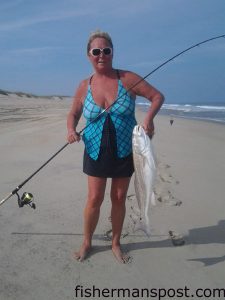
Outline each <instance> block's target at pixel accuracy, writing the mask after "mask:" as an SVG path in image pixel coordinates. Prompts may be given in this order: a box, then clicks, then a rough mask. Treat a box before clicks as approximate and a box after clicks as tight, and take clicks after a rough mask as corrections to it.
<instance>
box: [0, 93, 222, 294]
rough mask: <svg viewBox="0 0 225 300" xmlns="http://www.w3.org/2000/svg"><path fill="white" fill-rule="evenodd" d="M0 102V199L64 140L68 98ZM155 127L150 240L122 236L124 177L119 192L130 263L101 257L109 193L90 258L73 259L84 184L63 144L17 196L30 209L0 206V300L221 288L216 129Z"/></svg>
mask: <svg viewBox="0 0 225 300" xmlns="http://www.w3.org/2000/svg"><path fill="white" fill-rule="evenodd" d="M0 105H1V106H0V136H1V138H0V149H1V156H0V192H1V197H0V198H1V199H2V198H4V197H5V196H6V195H7V194H8V193H9V192H11V191H12V190H13V189H14V188H16V187H17V186H18V185H19V184H20V183H21V182H23V180H24V179H26V178H27V177H28V176H29V175H31V174H32V173H33V172H34V171H35V170H36V169H37V168H39V167H40V166H41V165H42V163H44V162H45V161H46V160H47V159H49V157H50V156H51V155H53V154H54V153H55V152H56V151H57V150H58V149H59V148H61V147H62V146H63V145H64V144H65V143H66V115H67V112H68V110H69V107H70V101H69V100H68V99H67V100H65V99H64V100H61V99H58V98H55V99H45V98H32V97H31V98H28V97H24V96H23V97H19V96H17V95H10V97H9V96H3V95H1V96H0ZM136 117H137V120H138V122H139V123H141V120H142V119H143V117H144V113H143V112H141V111H140V110H138V109H137V113H136ZM83 125H84V122H83V120H82V122H81V124H80V129H81V128H82V126H83ZM155 127H156V134H155V136H154V139H153V142H154V146H155V150H156V153H157V162H158V174H157V180H156V185H155V193H156V206H154V207H152V218H151V223H152V236H151V238H147V237H146V236H145V235H144V234H143V233H142V232H136V233H133V231H132V228H133V222H132V219H131V218H130V215H131V214H132V209H131V207H135V206H137V204H136V199H135V193H134V186H133V179H132V182H131V185H130V188H129V191H128V197H127V214H126V219H125V224H124V230H123V235H122V239H121V242H122V245H123V249H124V250H125V251H126V252H128V253H129V255H130V256H131V257H132V261H131V262H130V263H129V264H127V265H122V264H119V263H118V262H117V261H116V260H115V258H114V256H113V254H112V252H111V247H110V245H111V244H110V237H111V224H110V220H109V216H110V198H109V186H108V188H107V192H106V197H105V201H104V203H103V205H102V210H101V216H100V221H99V224H98V226H97V229H96V233H95V235H94V240H93V251H92V252H91V254H90V255H89V257H88V258H87V260H86V261H84V262H83V263H79V262H77V261H75V260H74V259H73V252H74V250H77V249H78V248H79V247H80V244H81V242H82V212H83V207H84V203H85V198H86V192H87V184H86V176H85V175H84V174H83V173H82V156H83V144H82V142H80V143H79V144H73V145H69V146H67V147H66V148H65V149H64V150H63V151H62V152H61V153H60V154H59V155H57V156H56V157H55V158H54V160H53V161H51V162H50V163H49V164H48V165H47V166H46V167H45V168H44V169H43V170H41V171H40V172H39V173H38V174H37V175H36V176H35V177H34V178H32V179H31V180H30V181H29V182H28V183H27V184H26V185H25V186H24V188H22V189H21V191H20V194H22V193H23V192H24V191H28V192H31V193H32V194H33V195H34V202H35V203H36V206H37V208H36V210H33V209H31V208H30V207H24V208H19V207H18V205H17V197H16V195H14V196H13V197H11V198H10V199H9V200H8V201H7V202H5V203H4V204H3V205H2V206H1V207H0V226H1V232H0V244H1V250H0V261H1V264H0V274H1V283H0V299H4V300H9V299H10V300H11V299H23V300H28V299H29V300H30V299H32V300H36V299H38V300H39V299H49V300H51V299H52V300H53V299H54V300H58V299H85V297H82V294H81V292H79V293H78V291H77V294H76V292H75V288H76V287H77V290H78V286H79V285H80V286H82V287H83V288H80V289H83V296H84V295H85V290H84V289H87V288H90V289H92V290H93V287H94V286H95V288H98V289H100V291H101V292H102V291H103V290H104V289H105V292H107V289H108V291H109V292H112V290H113V289H115V291H114V292H115V293H116V290H117V292H118V289H127V290H126V291H124V293H125V294H124V295H125V297H124V298H123V297H122V291H121V294H119V296H120V297H119V296H118V297H116V294H114V295H113V296H114V297H109V295H108V296H107V299H111V298H112V299H113V298H114V299H116V298H118V299H120V298H121V299H132V297H130V298H129V297H128V293H129V292H132V290H133V289H139V291H140V290H141V289H144V288H146V289H149V290H150V289H153V288H155V289H167V291H166V293H167V294H168V295H167V296H165V297H163V298H161V299H171V297H169V296H170V295H171V294H172V293H173V290H174V291H175V292H176V291H177V289H185V287H186V288H187V289H190V291H189V293H190V294H193V295H194V294H195V291H196V289H198V288H202V289H211V290H212V289H216V288H224V277H225V271H224V270H225V268H224V267H225V250H224V244H225V217H224V212H225V201H224V195H225V185H224V175H225V154H224V153H225V152H224V149H225V126H223V125H219V124H214V123H208V122H200V121H190V120H185V119H178V118H176V119H174V123H173V125H172V126H171V125H170V123H169V117H166V116H157V118H156V120H155ZM109 183H110V181H109ZM169 289H170V291H168V290H169ZM187 289H186V292H187ZM86 292H87V291H86ZM157 292H158V293H159V291H158V290H157ZM183 292H184V290H183ZM162 293H163V292H162ZM105 295H106V294H105ZM75 296H77V297H75ZM86 296H88V295H87V294H86ZM86 298H87V297H86ZM89 298H90V296H89ZM92 298H94V297H93V295H92V297H91V299H92ZM100 298H101V299H104V297H103V296H101V297H98V291H96V299H100ZM140 298H141V297H140ZM143 299H144V297H143ZM155 299H159V297H158V298H156V297H155ZM173 299H185V297H183V298H181V297H180V298H176V295H175V296H174V297H173ZM192 299H198V298H197V297H196V296H194V297H192ZM212 299H213V298H212ZM214 299H219V297H217V298H216V297H214Z"/></svg>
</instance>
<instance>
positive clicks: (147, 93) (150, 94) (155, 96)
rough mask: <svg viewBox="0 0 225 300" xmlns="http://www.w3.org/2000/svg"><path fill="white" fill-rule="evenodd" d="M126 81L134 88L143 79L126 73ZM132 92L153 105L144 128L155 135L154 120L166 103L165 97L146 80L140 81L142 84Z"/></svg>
mask: <svg viewBox="0 0 225 300" xmlns="http://www.w3.org/2000/svg"><path fill="white" fill-rule="evenodd" d="M124 79H125V81H126V83H127V85H128V88H129V87H132V85H134V84H135V83H137V82H138V81H140V80H141V79H142V77H140V76H139V75H137V74H135V73H133V72H126V74H125V75H124ZM131 91H132V93H133V94H135V95H137V96H141V97H144V98H146V99H148V100H149V101H150V102H151V105H150V107H149V110H148V111H147V113H146V117H145V119H144V121H143V124H142V126H143V128H144V129H145V131H146V133H147V134H149V135H150V136H152V135H153V134H154V123H153V119H154V117H155V115H156V114H157V113H158V111H159V110H160V108H161V106H162V104H163V102H164V96H163V94H162V93H161V92H160V91H158V90H157V89H156V88H155V87H153V86H152V85H150V84H149V83H148V82H147V81H145V80H142V81H140V83H139V84H137V85H136V86H135V87H134V88H132V89H131Z"/></svg>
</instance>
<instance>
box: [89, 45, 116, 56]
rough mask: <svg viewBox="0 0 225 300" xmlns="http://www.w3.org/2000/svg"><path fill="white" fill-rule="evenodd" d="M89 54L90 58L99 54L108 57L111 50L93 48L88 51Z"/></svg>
mask: <svg viewBox="0 0 225 300" xmlns="http://www.w3.org/2000/svg"><path fill="white" fill-rule="evenodd" d="M90 53H91V55H92V56H99V55H100V54H101V53H103V54H105V55H110V54H112V48H109V47H107V48H103V49H101V48H93V49H91V50H90Z"/></svg>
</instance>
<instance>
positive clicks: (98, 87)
mask: <svg viewBox="0 0 225 300" xmlns="http://www.w3.org/2000/svg"><path fill="white" fill-rule="evenodd" d="M87 55H88V58H89V60H90V62H91V64H92V66H93V68H94V74H93V75H92V76H91V77H90V78H88V79H85V80H83V81H82V82H81V83H80V85H79V86H78V88H77V91H76V93H75V96H74V100H73V104H72V108H71V110H70V112H69V114H68V118H67V129H68V136H67V139H68V142H69V143H73V142H77V141H79V140H80V137H79V135H78V134H77V132H76V127H77V124H78V122H79V119H80V117H81V114H82V113H83V116H84V117H85V118H86V120H87V127H86V129H85V130H84V135H83V140H84V143H85V151H84V161H83V171H84V173H86V174H87V175H88V197H87V203H86V206H85V210H84V240H83V243H82V245H81V248H80V249H79V251H78V252H76V253H75V257H76V259H77V260H79V261H82V260H84V259H85V257H86V256H87V254H88V252H89V250H90V249H91V241H92V236H93V233H94V230H95V228H96V225H97V223H98V219H99V214H100V207H101V204H102V201H103V199H104V194H105V188H106V181H107V178H112V183H111V193H110V196H111V202H112V209H111V221H112V252H113V254H114V255H115V257H116V258H117V260H119V261H120V262H122V263H126V262H127V261H128V260H129V257H128V256H126V255H125V254H124V253H123V252H122V250H121V247H120V236H121V232H122V227H123V221H124V217H125V210H126V208H125V200H126V195H127V190H128V186H129V182H130V178H131V176H132V173H133V171H134V168H133V160H132V131H133V128H134V126H135V125H136V120H135V116H134V108H135V97H136V95H137V96H142V97H145V98H146V99H148V100H150V101H151V106H150V109H149V111H148V112H147V114H146V117H145V119H144V121H143V124H142V126H143V128H144V129H145V131H146V133H147V134H148V135H149V136H150V137H152V135H153V134H154V124H153V118H154V117H155V115H156V114H157V112H158V111H159V109H160V107H161V105H162V103H163V100H164V97H163V95H162V94H161V93H160V92H159V91H157V90H156V89H155V88H154V87H153V86H151V85H150V84H149V83H147V82H146V81H141V82H140V83H139V84H138V85H136V86H135V87H133V88H131V89H129V88H130V87H132V86H133V85H134V84H135V83H137V82H138V81H140V80H141V77H140V76H138V75H137V74H135V73H133V72H129V71H124V70H115V69H114V68H113V66H112V59H113V43H112V40H111V38H110V36H109V35H108V33H105V32H101V31H96V32H94V33H93V34H91V36H90V38H89V41H88V45H87ZM128 89H129V91H128V92H127V90H128ZM114 102H115V103H114ZM112 104H113V105H112ZM108 107H109V109H108V110H106V111H105V112H104V109H106V108H108ZM100 113H101V115H100V117H99V118H97V119H96V117H97V116H98V115H99V114H100Z"/></svg>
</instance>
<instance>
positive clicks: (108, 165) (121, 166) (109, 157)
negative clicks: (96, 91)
mask: <svg viewBox="0 0 225 300" xmlns="http://www.w3.org/2000/svg"><path fill="white" fill-rule="evenodd" d="M83 172H84V173H85V174H87V175H89V176H94V177H103V178H120V177H131V176H132V174H133V172H134V165H133V156H132V153H131V154H130V155H128V156H126V157H123V158H119V157H118V156H117V144H116V131H115V127H114V125H113V122H112V120H111V118H110V115H109V114H108V116H107V117H106V120H105V123H104V126H103V132H102V140H101V146H100V153H99V157H98V159H97V160H94V159H92V158H91V157H90V156H89V155H88V153H87V151H86V149H85V150H84V156H83Z"/></svg>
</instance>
